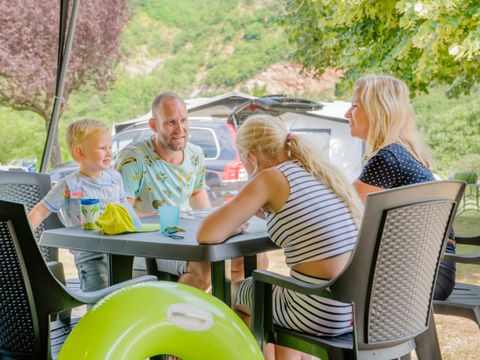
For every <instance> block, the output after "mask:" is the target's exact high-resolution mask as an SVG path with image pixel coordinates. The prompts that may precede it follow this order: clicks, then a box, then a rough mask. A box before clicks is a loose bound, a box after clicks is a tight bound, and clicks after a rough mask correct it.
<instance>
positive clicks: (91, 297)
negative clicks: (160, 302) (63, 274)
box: [64, 275, 157, 304]
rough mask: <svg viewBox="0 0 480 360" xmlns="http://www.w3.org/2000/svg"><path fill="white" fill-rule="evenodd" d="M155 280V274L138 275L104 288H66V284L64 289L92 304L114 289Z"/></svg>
mask: <svg viewBox="0 0 480 360" xmlns="http://www.w3.org/2000/svg"><path fill="white" fill-rule="evenodd" d="M156 280H157V277H156V276H152V275H146V276H140V277H138V278H135V279H132V280H127V281H123V282H121V283H119V284H115V285H112V286H109V287H107V288H105V289H100V290H97V291H92V292H83V291H78V290H72V289H68V288H67V287H66V286H65V287H64V288H65V291H66V292H68V294H69V295H70V296H71V297H73V298H74V299H75V300H77V301H80V302H82V303H84V304H94V303H96V302H97V301H98V300H100V299H101V298H103V297H104V296H106V295H108V294H110V293H112V292H114V291H115V290H118V289H121V288H123V287H125V286H128V285H133V284H138V283H141V282H145V281H156Z"/></svg>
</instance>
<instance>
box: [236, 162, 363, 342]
mask: <svg viewBox="0 0 480 360" xmlns="http://www.w3.org/2000/svg"><path fill="white" fill-rule="evenodd" d="M275 168H276V169H278V170H279V171H281V172H282V173H283V174H284V175H285V177H286V178H287V180H288V182H289V184H290V195H289V197H288V199H287V201H286V202H285V204H284V205H283V207H282V208H281V209H280V210H279V211H278V212H276V213H274V214H268V215H267V231H268V234H269V236H270V239H271V240H272V241H273V242H274V243H275V244H277V245H278V246H280V247H282V248H283V249H284V252H285V258H286V262H287V265H288V266H289V267H292V266H295V265H297V264H301V263H305V262H311V261H316V260H322V259H327V258H331V257H334V256H338V255H341V254H344V253H347V252H350V251H352V250H353V248H354V246H355V243H356V240H357V235H358V229H357V226H356V225H355V223H354V221H353V219H352V216H351V214H350V211H349V209H348V207H347V205H346V204H345V203H343V202H342V201H341V200H340V199H339V198H338V196H337V195H336V194H335V193H334V192H332V190H330V189H329V188H328V187H326V186H325V185H323V184H322V183H321V182H320V181H318V180H317V179H316V178H315V177H314V176H312V175H311V174H310V173H309V172H307V171H306V170H305V169H303V168H302V167H301V164H300V163H299V162H295V161H288V162H284V163H282V164H280V165H277V166H276V167H275ZM290 275H291V276H292V277H294V278H296V279H299V280H302V281H305V282H308V283H311V284H319V283H323V281H324V279H318V278H315V277H312V276H308V275H305V274H302V273H299V272H297V271H295V270H294V269H291V270H290ZM252 295H253V281H252V278H247V279H245V280H244V281H243V282H242V284H241V285H240V287H239V289H238V292H237V299H236V301H237V303H238V304H241V305H246V306H249V307H251V306H252ZM272 296H273V321H274V323H275V324H278V325H280V326H283V327H286V328H290V329H293V330H297V331H301V332H305V333H308V334H313V335H321V336H336V335H340V334H343V333H346V332H350V331H351V330H352V327H351V322H352V308H351V306H350V305H349V304H345V303H342V302H339V301H336V300H332V299H329V298H327V297H320V296H316V295H303V294H299V293H296V292H293V291H290V290H287V289H283V288H280V287H275V286H274V287H273V294H272Z"/></svg>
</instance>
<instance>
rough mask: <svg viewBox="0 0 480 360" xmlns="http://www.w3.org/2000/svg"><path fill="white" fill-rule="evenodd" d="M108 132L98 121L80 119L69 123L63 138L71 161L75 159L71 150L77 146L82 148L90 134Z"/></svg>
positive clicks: (105, 126) (106, 127)
mask: <svg viewBox="0 0 480 360" xmlns="http://www.w3.org/2000/svg"><path fill="white" fill-rule="evenodd" d="M109 132H110V129H109V128H108V126H107V125H105V124H104V123H103V122H101V121H98V120H93V119H81V120H77V121H75V122H73V123H71V124H70V125H68V127H67V133H66V136H65V140H66V142H67V147H68V151H69V152H70V155H72V157H73V159H75V155H74V153H73V150H74V149H75V148H76V147H77V146H82V145H83V144H85V141H86V140H87V139H88V137H89V136H91V135H92V134H105V133H107V134H108V133H109ZM75 160H76V159H75Z"/></svg>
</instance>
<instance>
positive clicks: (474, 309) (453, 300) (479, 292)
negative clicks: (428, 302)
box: [433, 236, 480, 328]
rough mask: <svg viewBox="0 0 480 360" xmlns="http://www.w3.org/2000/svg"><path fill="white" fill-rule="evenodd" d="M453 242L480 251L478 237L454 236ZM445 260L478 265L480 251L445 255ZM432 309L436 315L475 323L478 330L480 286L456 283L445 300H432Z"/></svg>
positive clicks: (479, 239) (479, 238) (479, 262)
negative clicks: (449, 316) (477, 248)
mask: <svg viewBox="0 0 480 360" xmlns="http://www.w3.org/2000/svg"><path fill="white" fill-rule="evenodd" d="M455 241H456V242H457V244H464V245H476V246H478V247H479V249H480V236H471V237H465V236H455ZM445 259H446V260H450V261H454V262H457V263H463V264H476V265H480V251H479V252H478V253H475V254H455V255H454V254H445ZM479 271H480V267H479ZM433 309H434V311H435V313H436V314H442V315H454V316H461V317H464V318H467V319H470V320H472V321H475V322H476V323H477V325H478V326H479V328H480V286H479V285H475V284H464V283H459V282H457V283H455V287H454V289H453V292H452V293H451V294H450V296H449V297H448V298H447V299H446V300H434V302H433Z"/></svg>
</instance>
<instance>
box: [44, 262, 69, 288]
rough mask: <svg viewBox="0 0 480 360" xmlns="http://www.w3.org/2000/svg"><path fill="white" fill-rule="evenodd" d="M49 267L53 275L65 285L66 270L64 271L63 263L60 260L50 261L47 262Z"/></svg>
mask: <svg viewBox="0 0 480 360" xmlns="http://www.w3.org/2000/svg"><path fill="white" fill-rule="evenodd" d="M47 267H48V269H49V270H50V272H51V273H52V275H53V276H54V277H55V278H56V279H57V280H58V281H60V282H61V283H62V284H63V285H65V284H66V282H65V272H64V271H63V264H62V263H61V262H59V261H49V262H47Z"/></svg>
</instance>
